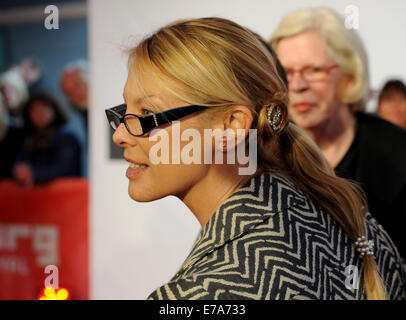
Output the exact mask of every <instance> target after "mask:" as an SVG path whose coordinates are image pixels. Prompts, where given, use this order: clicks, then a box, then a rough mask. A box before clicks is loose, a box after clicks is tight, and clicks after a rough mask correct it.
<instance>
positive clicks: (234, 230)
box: [178, 170, 307, 274]
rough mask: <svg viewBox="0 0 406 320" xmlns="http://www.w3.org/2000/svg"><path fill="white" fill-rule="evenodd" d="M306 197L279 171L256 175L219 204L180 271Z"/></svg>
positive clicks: (301, 201)
mask: <svg viewBox="0 0 406 320" xmlns="http://www.w3.org/2000/svg"><path fill="white" fill-rule="evenodd" d="M282 189H285V190H286V189H288V191H290V192H289V199H288V201H280V197H281V196H283V193H281V191H282ZM292 195H293V196H292ZM305 198H307V196H306V195H305V194H304V193H303V192H302V191H300V190H298V189H297V188H296V187H295V186H294V184H293V183H292V182H291V181H289V180H288V179H287V178H286V177H284V176H283V175H281V174H280V173H279V172H278V171H274V170H272V171H266V172H264V173H262V174H261V175H258V176H256V177H253V178H252V179H251V180H250V181H248V182H247V183H246V184H245V185H244V186H243V187H241V188H240V189H238V190H236V191H235V192H234V193H233V194H231V195H230V196H229V197H228V198H227V199H226V200H225V201H224V202H223V203H222V204H221V205H220V206H219V207H218V209H217V210H216V212H215V213H214V214H213V215H212V217H211V218H210V219H209V221H208V222H207V223H206V225H205V226H204V227H203V229H202V230H201V232H200V234H199V236H198V238H197V240H196V242H195V244H194V246H193V249H192V251H191V253H190V254H189V256H188V257H187V259H186V261H185V262H184V264H183V266H182V268H181V271H180V272H179V273H181V272H182V271H185V270H187V269H189V268H191V267H192V265H193V264H194V263H195V262H196V261H198V260H199V259H201V258H202V257H204V256H205V255H207V254H210V253H211V252H213V251H214V250H216V249H217V248H219V247H221V246H223V245H224V244H225V243H227V242H230V241H232V240H233V239H235V238H237V237H239V236H241V235H243V234H245V233H247V232H248V231H249V230H251V229H253V228H255V227H256V226H257V225H259V224H261V223H263V222H264V221H265V220H267V219H269V218H270V217H272V216H274V215H275V214H278V213H279V212H281V211H284V210H285V209H287V208H288V207H290V206H292V205H294V204H295V203H297V202H298V201H299V202H300V203H303V201H305ZM179 273H178V274H179Z"/></svg>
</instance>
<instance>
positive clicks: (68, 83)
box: [60, 60, 89, 176]
mask: <svg viewBox="0 0 406 320" xmlns="http://www.w3.org/2000/svg"><path fill="white" fill-rule="evenodd" d="M60 87H61V89H62V91H63V93H64V95H65V96H66V98H67V99H68V101H69V104H70V106H71V108H72V109H73V110H74V111H76V112H77V113H79V114H80V117H81V122H82V124H81V128H79V131H80V132H79V141H80V144H81V148H82V175H83V176H87V175H88V146H89V132H88V91H89V88H88V65H87V62H86V60H77V61H74V62H71V63H69V64H68V65H67V66H66V67H65V68H64V70H63V72H62V75H61V79H60Z"/></svg>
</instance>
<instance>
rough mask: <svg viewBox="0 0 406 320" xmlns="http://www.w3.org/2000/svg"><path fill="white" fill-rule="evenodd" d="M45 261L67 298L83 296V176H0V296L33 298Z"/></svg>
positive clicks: (42, 277) (85, 201)
mask: <svg viewBox="0 0 406 320" xmlns="http://www.w3.org/2000/svg"><path fill="white" fill-rule="evenodd" d="M47 265H55V266H57V269H58V276H59V277H58V284H59V287H63V288H66V289H68V291H69V293H70V298H71V299H88V181H87V180H86V179H82V178H69V179H58V180H55V181H53V182H51V183H48V184H44V185H42V186H38V187H35V188H31V189H27V188H23V187H21V186H19V185H17V184H15V183H14V182H12V181H9V180H6V181H4V180H3V181H0V299H37V298H38V297H39V295H40V293H41V290H42V289H43V288H44V284H45V280H46V278H47V277H48V276H50V275H55V274H54V271H52V272H50V273H48V274H47V273H45V272H44V271H45V268H46V266H47ZM48 279H49V278H48Z"/></svg>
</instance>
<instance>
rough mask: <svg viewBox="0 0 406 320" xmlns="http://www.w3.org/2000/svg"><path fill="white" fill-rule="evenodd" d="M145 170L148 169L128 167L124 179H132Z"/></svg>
mask: <svg viewBox="0 0 406 320" xmlns="http://www.w3.org/2000/svg"><path fill="white" fill-rule="evenodd" d="M147 169H148V167H146V168H131V167H128V168H127V171H126V173H125V175H126V177H127V178H128V179H133V178H135V177H137V176H138V175H140V174H141V173H143V172H144V171H145V170H147Z"/></svg>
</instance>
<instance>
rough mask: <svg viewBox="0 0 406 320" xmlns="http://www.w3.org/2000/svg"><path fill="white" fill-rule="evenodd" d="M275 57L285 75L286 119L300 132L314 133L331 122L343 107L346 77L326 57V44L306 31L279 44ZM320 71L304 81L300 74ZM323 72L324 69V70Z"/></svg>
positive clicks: (319, 37) (313, 33) (316, 35)
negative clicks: (286, 91)
mask: <svg viewBox="0 0 406 320" xmlns="http://www.w3.org/2000/svg"><path fill="white" fill-rule="evenodd" d="M276 52H277V55H278V57H279V59H280V61H281V63H282V65H283V67H284V68H285V70H287V73H288V80H289V99H290V103H289V115H290V117H291V118H292V120H293V121H294V122H295V123H296V124H297V125H299V126H300V127H301V128H303V129H305V130H306V129H309V130H311V129H317V128H318V127H319V126H323V125H325V124H327V123H329V122H330V121H329V120H334V117H335V116H336V115H337V113H338V112H339V108H342V107H343V103H342V100H341V97H342V93H343V90H345V88H346V86H347V85H348V83H349V81H348V77H346V76H345V75H344V74H343V73H342V72H341V70H340V69H339V68H338V67H337V65H336V62H335V61H334V60H333V59H332V58H331V57H329V55H328V53H327V44H326V43H325V41H324V40H323V39H322V38H321V36H320V35H319V34H318V33H316V32H315V31H306V32H303V33H300V34H298V35H295V36H292V37H288V38H283V39H282V40H280V41H279V43H278V46H277V49H276ZM306 67H310V68H311V69H312V70H317V69H315V68H322V71H321V72H322V73H323V72H324V75H322V76H321V77H316V78H317V79H316V80H314V79H305V78H306V76H304V75H303V72H302V73H301V72H297V71H295V70H303V68H306ZM323 68H324V69H323ZM289 73H290V75H289Z"/></svg>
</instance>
